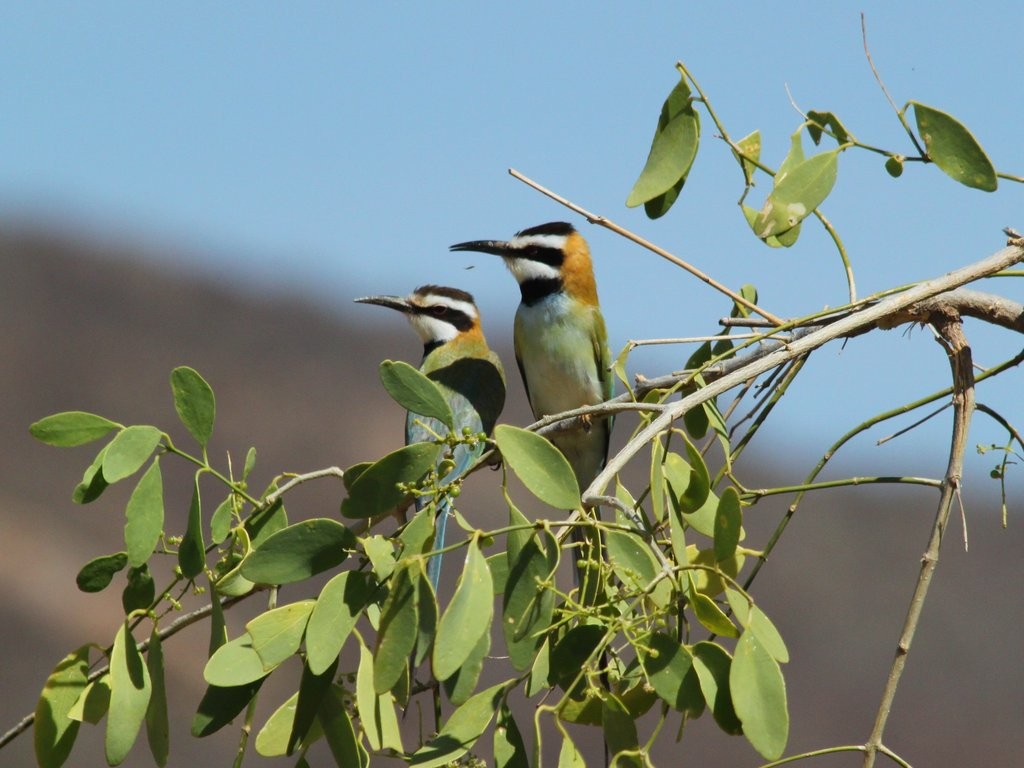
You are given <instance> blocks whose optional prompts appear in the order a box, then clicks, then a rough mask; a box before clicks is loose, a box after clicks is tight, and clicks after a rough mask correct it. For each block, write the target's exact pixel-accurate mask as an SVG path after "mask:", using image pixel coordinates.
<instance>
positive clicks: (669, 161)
mask: <svg viewBox="0 0 1024 768" xmlns="http://www.w3.org/2000/svg"><path fill="white" fill-rule="evenodd" d="M699 143H700V116H699V115H698V114H697V112H696V111H695V110H694V108H693V97H692V96H691V92H690V86H689V84H688V83H687V81H686V78H685V77H683V78H681V79H680V80H679V82H678V83H676V85H675V87H674V88H673V89H672V91H671V93H669V95H668V98H666V99H665V103H664V104H663V105H662V107H661V114H660V115H659V116H658V126H657V129H656V130H655V132H654V140H653V141H652V142H651V151H650V154H648V156H647V163H646V164H645V165H644V169H643V170H642V171H641V172H640V177H639V178H638V179H637V180H636V183H635V184H634V185H633V189H632V191H631V192H630V193H629V197H628V198H627V199H626V205H627V206H629V207H633V206H637V205H640V204H641V203H643V204H644V206H645V210H646V211H647V215H648V216H650V217H651V218H652V219H656V218H658V217H659V216H662V215H663V214H665V213H666V212H667V211H668V209H669V208H670V207H671V206H672V203H673V202H675V199H676V198H677V197H678V196H679V192H680V190H681V189H682V188H683V184H684V183H685V182H686V175H687V174H688V173H689V172H690V167H691V166H692V165H693V160H694V158H695V157H696V156H697V146H698V144H699Z"/></svg>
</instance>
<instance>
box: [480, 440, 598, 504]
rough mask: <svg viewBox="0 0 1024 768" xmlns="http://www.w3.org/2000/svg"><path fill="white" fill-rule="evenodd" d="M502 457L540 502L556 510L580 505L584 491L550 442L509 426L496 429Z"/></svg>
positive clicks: (563, 457) (559, 452) (567, 464)
mask: <svg viewBox="0 0 1024 768" xmlns="http://www.w3.org/2000/svg"><path fill="white" fill-rule="evenodd" d="M494 442H496V443H497V444H498V449H499V450H500V451H501V456H502V458H503V459H504V460H505V462H506V463H507V464H508V466H509V467H511V469H512V471H513V472H515V473H516V477H518V478H519V479H520V480H522V481H523V485H525V486H526V487H527V489H528V490H529V491H530V492H531V493H532V494H533V495H534V496H536V497H537V498H538V499H540V500H541V501H543V502H544V503H545V504H549V505H551V506H552V507H555V508H556V509H575V508H576V507H578V506H579V505H580V488H579V486H578V485H577V484H576V477H575V476H574V475H573V472H572V467H570V466H569V462H568V461H567V460H566V458H565V456H563V455H562V452H561V451H559V450H558V449H557V448H555V446H554V445H552V444H551V442H550V441H549V440H547V439H546V438H544V437H542V436H540V435H538V434H536V433H534V432H530V431H528V430H525V429H520V428H519V427H513V426H511V425H509V424H499V425H498V426H497V427H495V428H494Z"/></svg>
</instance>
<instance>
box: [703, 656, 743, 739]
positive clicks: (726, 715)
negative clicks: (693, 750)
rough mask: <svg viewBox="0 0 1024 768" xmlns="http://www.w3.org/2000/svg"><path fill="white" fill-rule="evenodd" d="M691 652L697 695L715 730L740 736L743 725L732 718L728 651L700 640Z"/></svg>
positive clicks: (733, 710)
mask: <svg viewBox="0 0 1024 768" xmlns="http://www.w3.org/2000/svg"><path fill="white" fill-rule="evenodd" d="M692 653H693V668H694V670H695V671H696V672H697V679H698V680H699V681H700V689H701V692H702V693H703V694H704V700H705V701H706V702H707V703H708V708H709V709H710V710H711V714H712V716H714V718H715V722H716V723H718V727H719V728H721V729H722V730H723V731H725V732H726V733H731V734H733V735H738V734H741V733H743V725H742V724H741V723H740V721H739V718H738V717H736V710H735V709H733V703H732V694H731V693H730V692H729V669H730V667H731V666H732V658H731V657H730V656H729V652H728V651H726V650H725V649H724V648H723V647H722V646H720V645H718V644H716V643H712V642H708V641H701V642H699V643H697V644H696V645H695V646H693V648H692Z"/></svg>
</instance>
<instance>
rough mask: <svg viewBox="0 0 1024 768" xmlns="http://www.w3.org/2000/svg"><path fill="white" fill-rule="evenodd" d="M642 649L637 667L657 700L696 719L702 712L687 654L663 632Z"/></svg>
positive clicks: (680, 644) (697, 689)
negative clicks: (641, 668) (639, 667)
mask: <svg viewBox="0 0 1024 768" xmlns="http://www.w3.org/2000/svg"><path fill="white" fill-rule="evenodd" d="M644 646H645V648H644V651H643V652H642V653H641V654H640V663H641V664H642V665H643V668H644V672H646V673H647V678H648V679H649V680H650V681H651V685H652V686H654V690H655V692H656V693H657V694H658V696H659V697H661V699H662V700H663V701H665V702H666V703H667V704H668V705H669V706H670V707H672V708H673V709H675V710H678V711H680V712H684V713H686V715H687V717H699V716H700V713H701V712H702V711H703V710H704V695H703V694H702V693H701V689H700V680H699V679H698V678H697V672H696V671H695V670H694V668H693V656H692V655H691V654H690V651H689V650H687V648H686V646H685V645H683V644H682V643H680V642H679V641H678V640H675V639H674V638H672V637H669V636H668V635H666V634H665V633H664V632H655V633H654V634H652V635H651V636H650V637H649V638H647V640H646V642H645V643H644Z"/></svg>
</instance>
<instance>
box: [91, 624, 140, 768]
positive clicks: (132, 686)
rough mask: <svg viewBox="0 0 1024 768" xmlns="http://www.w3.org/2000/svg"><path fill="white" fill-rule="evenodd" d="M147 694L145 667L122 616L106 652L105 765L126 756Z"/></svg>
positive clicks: (137, 731) (113, 763) (133, 741)
mask: <svg viewBox="0 0 1024 768" xmlns="http://www.w3.org/2000/svg"><path fill="white" fill-rule="evenodd" d="M151 694H152V687H151V683H150V677H149V670H148V669H147V668H146V665H145V663H144V662H143V660H142V654H140V653H139V649H138V646H136V645H135V638H134V637H132V633H131V632H130V631H129V629H128V621H127V620H125V622H124V624H123V625H122V626H121V630H120V631H119V632H118V633H117V635H116V636H115V637H114V647H113V649H112V650H111V652H110V708H109V710H108V711H107V731H106V735H105V738H104V742H103V743H104V748H105V750H106V756H107V764H108V765H120V764H121V762H122V761H124V759H125V758H126V757H127V756H128V752H129V751H130V750H131V748H132V745H133V744H135V739H136V738H137V737H138V735H139V729H140V728H141V727H142V723H143V721H144V720H145V719H146V710H147V708H148V707H149V698H150V695H151Z"/></svg>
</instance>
